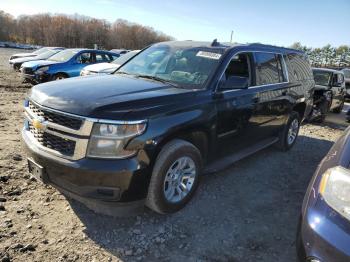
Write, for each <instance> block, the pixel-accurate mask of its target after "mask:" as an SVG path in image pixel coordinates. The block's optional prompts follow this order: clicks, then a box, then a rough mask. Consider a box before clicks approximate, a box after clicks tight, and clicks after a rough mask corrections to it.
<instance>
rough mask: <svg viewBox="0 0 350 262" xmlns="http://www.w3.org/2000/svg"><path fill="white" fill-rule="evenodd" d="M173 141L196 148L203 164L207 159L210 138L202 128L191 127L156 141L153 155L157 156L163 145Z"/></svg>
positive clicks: (207, 132) (208, 133)
mask: <svg viewBox="0 0 350 262" xmlns="http://www.w3.org/2000/svg"><path fill="white" fill-rule="evenodd" d="M174 139H182V140H185V141H187V142H189V143H191V144H193V145H194V146H195V147H197V148H198V149H199V151H200V153H201V156H202V160H203V162H204V163H205V161H206V159H207V158H208V153H209V148H210V144H211V136H210V132H209V130H207V129H205V128H203V127H193V128H189V129H183V130H178V131H176V132H172V133H171V134H168V135H167V136H165V137H163V138H162V139H161V140H159V141H158V145H157V148H156V154H155V155H156V156H158V154H159V152H160V151H161V150H162V148H163V147H164V145H165V144H167V143H168V142H170V141H172V140H174ZM155 158H156V157H155Z"/></svg>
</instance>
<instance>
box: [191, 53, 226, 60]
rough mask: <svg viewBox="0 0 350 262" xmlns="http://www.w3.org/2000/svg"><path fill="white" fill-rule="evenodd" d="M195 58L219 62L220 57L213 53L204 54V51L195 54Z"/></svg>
mask: <svg viewBox="0 0 350 262" xmlns="http://www.w3.org/2000/svg"><path fill="white" fill-rule="evenodd" d="M196 56H200V57H205V58H209V59H216V60H219V59H220V57H221V54H218V53H213V52H206V51H199V52H198V53H197V54H196Z"/></svg>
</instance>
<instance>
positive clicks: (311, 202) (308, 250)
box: [296, 127, 350, 262]
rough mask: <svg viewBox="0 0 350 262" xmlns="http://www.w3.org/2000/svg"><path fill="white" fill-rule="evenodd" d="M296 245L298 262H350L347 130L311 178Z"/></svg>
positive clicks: (349, 143)
mask: <svg viewBox="0 0 350 262" xmlns="http://www.w3.org/2000/svg"><path fill="white" fill-rule="evenodd" d="M296 242H297V251H298V257H299V261H301V262H348V261H350V127H349V128H347V130H346V131H345V132H344V133H343V135H342V136H341V137H340V138H339V139H338V140H337V141H336V143H335V144H334V145H333V147H332V148H331V149H330V151H329V152H328V154H327V155H326V156H325V157H324V158H323V160H322V162H321V163H320V164H319V166H318V168H317V170H316V172H315V174H314V176H313V178H312V179H311V182H310V185H309V187H308V190H307V192H306V195H305V198H304V202H303V206H302V212H301V216H300V221H299V226H298V232H297V241H296Z"/></svg>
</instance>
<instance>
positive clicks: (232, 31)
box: [230, 30, 233, 43]
mask: <svg viewBox="0 0 350 262" xmlns="http://www.w3.org/2000/svg"><path fill="white" fill-rule="evenodd" d="M232 37H233V30H232V31H231V39H230V43H232Z"/></svg>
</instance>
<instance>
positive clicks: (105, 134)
mask: <svg viewBox="0 0 350 262" xmlns="http://www.w3.org/2000/svg"><path fill="white" fill-rule="evenodd" d="M146 126H147V125H146V122H140V123H137V124H134V123H127V122H126V123H125V124H103V123H95V124H94V127H93V129H92V133H91V138H90V141H89V146H88V153H87V156H88V157H97V158H127V157H130V156H132V155H134V154H135V153H136V151H135V150H127V149H125V146H126V145H127V144H128V142H129V141H130V140H131V139H132V138H134V137H136V136H139V135H141V134H143V133H144V132H145V130H146Z"/></svg>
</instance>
